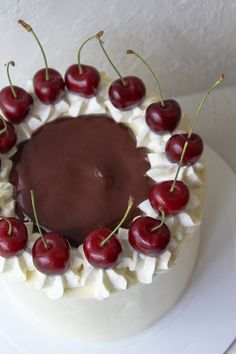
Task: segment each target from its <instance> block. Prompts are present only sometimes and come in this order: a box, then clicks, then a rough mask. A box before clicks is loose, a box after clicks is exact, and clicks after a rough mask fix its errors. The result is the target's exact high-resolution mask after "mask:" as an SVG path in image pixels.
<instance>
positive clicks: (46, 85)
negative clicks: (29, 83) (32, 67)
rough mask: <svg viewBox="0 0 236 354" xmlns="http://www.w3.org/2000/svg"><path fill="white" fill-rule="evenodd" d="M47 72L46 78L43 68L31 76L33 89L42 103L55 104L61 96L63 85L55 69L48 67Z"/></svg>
mask: <svg viewBox="0 0 236 354" xmlns="http://www.w3.org/2000/svg"><path fill="white" fill-rule="evenodd" d="M47 72H48V79H47V78H46V70H45V69H41V70H39V71H37V72H36V74H35V75H34V78H33V85H34V91H35V94H36V96H37V97H38V99H39V100H40V101H41V102H43V103H44V104H55V103H57V102H58V101H60V99H61V98H62V97H63V95H64V88H65V85H64V81H63V78H62V76H61V74H60V73H59V72H58V71H57V70H55V69H52V68H48V70H47Z"/></svg>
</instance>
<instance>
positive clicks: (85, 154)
mask: <svg viewBox="0 0 236 354" xmlns="http://www.w3.org/2000/svg"><path fill="white" fill-rule="evenodd" d="M52 70H54V69H49V75H50V73H53V71H52ZM44 73H45V69H44ZM37 74H38V73H37ZM37 74H36V75H37ZM98 75H99V84H98V88H97V89H96V90H95V91H96V92H92V94H91V92H90V93H89V94H88V95H87V96H86V94H85V92H82V94H81V92H80V94H78V93H77V92H72V91H71V90H70V89H69V88H70V84H69V83H68V82H67V80H66V83H67V85H66V86H67V89H66V90H65V91H64V86H63V94H60V95H57V97H54V98H53V100H54V102H52V103H51V104H49V102H43V99H42V97H40V93H38V91H37V90H36V89H35V87H36V84H35V77H34V80H33V81H32V80H29V81H28V83H27V93H28V94H29V95H30V97H32V98H33V99H32V101H31V100H29V101H30V105H31V107H30V111H29V112H27V114H26V117H24V118H23V119H20V120H21V122H18V124H16V125H15V126H14V130H15V131H16V137H17V141H16V143H14V139H13V140H12V141H13V143H12V147H11V148H10V149H9V150H8V151H4V152H1V155H0V157H1V169H0V208H1V209H0V213H1V217H2V219H1V220H0V254H1V255H0V272H1V273H2V274H1V277H0V281H1V282H3V284H4V286H5V289H6V291H7V292H8V295H9V298H10V299H11V301H12V303H13V304H14V305H15V306H16V308H17V309H18V310H19V311H21V312H22V315H24V316H27V317H28V319H29V321H31V322H32V324H34V325H38V326H40V327H42V328H44V329H46V330H47V331H52V332H56V333H58V334H59V335H63V336H66V337H76V338H79V339H83V340H88V341H101V340H102V341H106V340H114V339H119V338H123V337H126V336H130V335H133V334H135V333H138V332H139V331H141V330H143V329H145V328H147V327H148V326H150V325H151V324H153V323H155V322H156V321H158V320H160V319H161V317H163V316H164V315H165V314H166V313H167V312H168V311H169V310H170V309H171V308H172V307H173V306H174V305H175V304H176V302H177V301H178V299H179V298H180V296H181V295H182V294H183V292H184V290H185V288H186V285H187V282H188V280H189V278H190V276H191V273H192V270H193V268H194V264H195V261H196V257H197V252H198V246H199V242H200V238H201V232H200V224H201V217H202V209H203V200H204V192H205V184H206V179H205V168H204V163H203V161H202V157H200V155H201V152H202V149H203V145H202V146H200V148H201V152H200V153H199V151H198V152H197V153H196V152H195V155H194V156H193V155H191V154H190V155H191V156H190V155H187V159H186V160H184V154H183V156H182V161H181V163H178V162H179V157H178V161H174V162H173V161H171V159H173V158H174V157H173V156H174V155H173V154H172V156H171V154H170V150H169V151H168V144H169V142H170V139H172V138H173V137H175V136H177V135H178V134H179V136H181V134H182V135H184V134H185V133H186V132H188V131H189V119H188V117H187V116H186V115H182V117H181V121H180V122H179V121H178V122H177V123H179V124H177V123H176V125H178V126H177V127H176V129H175V130H174V132H173V131H163V132H161V133H160V132H159V133H158V132H157V131H154V128H153V126H151V123H150V122H148V120H147V117H146V119H145V115H146V112H147V110H148V109H150V107H151V108H153V105H155V104H156V102H159V101H160V97H158V96H157V95H156V94H155V95H153V94H150V93H149V92H147V93H146V96H145V97H144V94H145V86H144V85H143V84H142V85H143V88H144V94H143V97H142V99H140V100H139V102H136V103H135V104H134V103H133V104H132V105H130V106H129V107H128V108H127V107H125V108H122V107H117V106H115V104H114V102H112V100H111V99H110V98H111V95H110V94H111V87H112V85H113V83H112V81H111V79H110V78H109V77H107V75H106V74H105V73H103V72H100V73H98ZM124 80H126V78H124ZM139 80H140V79H139ZM117 81H119V80H117ZM140 81H141V80H140ZM61 89H62V88H60V90H61ZM83 90H84V88H83ZM18 92H19V91H18ZM0 105H1V109H2V112H4V114H5V115H6V116H7V113H6V112H5V111H4V107H3V105H2V103H1V94H0ZM179 113H181V111H180V112H179ZM9 121H11V122H12V121H13V119H11V118H9ZM1 124H2V127H1V131H2V130H3V129H4V126H3V125H4V124H5V131H4V133H1V134H2V136H3V134H6V132H7V130H6V124H8V126H7V127H8V129H11V128H9V127H12V125H11V123H10V122H7V121H5V120H4V122H2V123H1ZM185 135H187V134H185ZM196 136H197V134H194V135H193V138H194V139H197V138H196ZM185 140H186V139H185ZM190 140H191V139H189V141H190ZM0 148H1V135H0ZM183 149H184V144H182V151H183ZM3 150H4V149H3ZM3 150H2V151H3ZM190 150H191V148H190V149H189V151H190ZM179 153H180V152H179V151H178V154H179ZM178 154H177V155H178ZM180 155H181V153H180ZM178 156H179V155H178ZM191 158H192V159H195V160H194V161H193V160H191ZM177 172H178V173H177ZM176 173H177V177H178V180H177V181H176V182H175V183H176V184H175V186H174V188H176V194H178V193H180V194H179V196H178V198H179V199H178V200H177V202H178V203H179V202H181V203H182V202H183V205H181V206H179V205H177V204H178V203H177V204H175V203H172V204H171V205H169V206H166V205H165V200H164V197H163V194H161V193H162V192H163V191H162V192H161V193H160V192H159V191H158V188H157V187H159V186H160V184H162V183H164V184H163V185H165V186H167V187H165V188H169V189H170V188H171V186H172V184H173V181H174V179H175V177H176ZM167 181H168V183H169V182H170V181H171V184H170V183H169V184H168V183H167ZM167 184H168V185H167ZM181 184H182V185H183V186H182V185H181ZM169 189H168V193H169ZM32 190H33V191H34V198H35V205H36V207H35V206H34V207H33V203H32V194H30V191H32ZM177 191H179V192H178V193H177ZM158 193H159V194H158ZM157 195H158V197H157ZM130 197H132V199H131V198H130ZM158 198H159V199H158ZM181 198H182V199H181ZM163 200H164V201H163ZM128 201H129V202H128ZM172 202H173V201H172ZM158 203H159V204H158ZM127 204H128V208H127ZM157 204H158V205H162V208H160V209H158V206H157ZM176 205H177V207H176ZM126 208H127V210H128V212H126V215H125V217H124V218H123V219H124V220H123V219H122V217H123V216H124V213H125V210H126ZM168 208H169V209H168ZM176 208H177V209H176ZM178 208H179V210H178ZM34 209H37V215H38V219H39V224H40V226H41V230H42V233H44V235H45V240H46V242H49V241H47V240H49V238H48V239H47V237H46V236H47V235H48V234H50V233H51V234H56V235H57V234H59V235H61V238H62V239H63V240H64V241H63V242H64V244H66V246H65V247H68V250H69V251H68V257H69V259H68V260H67V261H68V262H67V263H66V262H64V263H63V266H62V268H63V269H62V268H61V269H60V270H59V271H58V270H56V271H55V269H56V268H55V264H54V265H53V266H52V269H51V268H50V266H51V265H50V264H49V263H50V262H49V261H48V259H46V261H45V259H44V260H43V261H42V258H41V259H39V258H37V257H36V256H35V254H36V253H35V252H36V251H37V250H38V249H37V250H36V248H35V244H36V243H37V242H41V244H40V245H38V247H39V246H40V247H41V251H42V249H43V248H42V247H43V242H42V241H44V242H45V240H43V239H42V237H43V236H42V235H41V234H40V232H38V231H40V228H39V230H37V229H36V228H35V222H34V220H35V213H34V212H35V210H34ZM127 210H126V211H127ZM15 219H16V220H18V222H19V223H21V224H23V225H24V226H25V230H26V231H25V230H24V232H26V233H27V239H24V245H23V246H22V249H21V250H20V252H18V251H14V252H15V254H14V252H10V253H7V250H6V249H4V247H5V244H4V242H5V241H4V240H5V239H6V232H7V231H8V237H10V235H11V232H13V231H14V230H15V229H14V227H15V224H14V222H15V221H13V220H15ZM121 219H122V220H123V222H122V225H120V224H119V221H120V220H121ZM144 219H145V222H146V223H147V224H145V225H142V227H143V230H144V231H143V232H144V233H145V232H149V233H153V232H154V230H155V232H154V233H156V234H158V237H159V239H158V245H157V244H156V243H155V244H154V243H153V244H152V245H151V244H150V241H149V240H147V239H145V240H144V239H142V240H140V239H139V234H138V233H139V230H141V229H142V228H141V229H140V227H141V226H140V225H138V223H140V221H142V220H144ZM36 221H37V220H36ZM11 222H12V224H11ZM148 223H149V224H148ZM36 224H37V223H36ZM117 225H118V226H120V227H119V228H118V230H117V231H116V234H115V235H110V234H109V232H110V231H109V230H113V229H114V228H116V226H117ZM147 225H149V226H147ZM150 225H151V226H150ZM38 226H39V225H38ZM144 226H145V227H144ZM10 227H11V230H10V229H9V228H10ZM148 227H149V229H148ZM150 227H151V229H150ZM9 230H10V231H11V232H10V231H9ZM12 230H13V231H12ZM93 230H96V231H97V230H108V232H107V233H106V236H107V235H108V236H109V240H108V241H107V242H110V240H116V241H112V242H117V244H118V245H119V247H120V249H119V252H118V253H119V254H118V253H117V257H116V260H115V261H113V259H112V260H111V259H109V262H110V263H109V262H108V260H107V262H105V263H106V264H105V265H104V262H103V261H104V258H103V260H102V261H101V260H100V259H98V258H99V254H98V255H97V254H96V257H97V258H96V257H95V258H92V256H91V255H90V256H91V257H90V258H89V256H88V252H90V251H91V244H88V242H87V241H88V236H89V235H91V234H92V233H93ZM137 230H138V231H137ZM22 232H23V231H22ZM99 232H100V231H99ZM4 233H5V234H4ZM137 235H138V236H137ZM4 237H5V238H4ZM104 237H105V236H104ZM156 237H157V236H156ZM86 242H87V246H88V245H89V246H88V247H87V248H86V247H85V244H86ZM67 245H70V246H67ZM52 247H53V246H52ZM63 247H64V246H63ZM89 247H90V248H89ZM99 247H101V248H102V247H103V244H102V246H101V243H100V244H99ZM158 247H159V248H158ZM46 251H47V249H45V252H46ZM49 251H50V247H49V250H48V252H49ZM4 252H5V253H4ZM96 252H97V251H96ZM101 253H102V251H101ZM57 256H58V255H57ZM58 257H59V256H58ZM63 257H64V256H63ZM66 257H67V256H66ZM103 257H104V256H103ZM36 258H37V261H38V262H39V263H37V261H36ZM46 258H47V257H46ZM100 258H101V257H100ZM58 259H59V258H58ZM40 262H41V263H40ZM42 262H44V263H42ZM47 262H48V263H47ZM59 262H60V261H59ZM96 262H97V263H96ZM99 262H100V263H99ZM102 262H103V263H102ZM41 266H42V267H45V268H40V267H41ZM47 267H48V268H47ZM53 267H54V268H53ZM58 269H59V268H58ZM47 270H48V271H47Z"/></svg>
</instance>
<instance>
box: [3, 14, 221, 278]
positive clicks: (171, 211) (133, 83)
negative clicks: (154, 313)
mask: <svg viewBox="0 0 236 354" xmlns="http://www.w3.org/2000/svg"><path fill="white" fill-rule="evenodd" d="M18 22H19V24H21V25H22V26H23V28H24V29H26V30H27V31H28V32H31V33H32V35H33V36H34V38H35V40H36V41H37V43H38V45H39V47H40V49H41V52H42V55H43V59H44V63H45V68H43V69H41V70H39V71H38V72H36V74H35V75H34V78H33V86H34V92H35V95H36V96H37V97H38V99H39V100H40V101H41V102H42V103H44V104H55V103H57V102H58V101H59V100H60V99H61V98H62V97H63V95H64V91H65V86H66V88H67V89H68V90H69V91H71V92H73V93H77V94H79V95H81V96H83V97H86V98H91V97H93V96H96V94H97V92H98V90H99V84H100V81H101V78H100V74H99V72H98V70H97V69H96V68H94V67H92V66H90V65H84V64H81V60H80V57H81V51H82V49H83V47H84V46H85V44H86V43H87V42H89V41H90V40H93V39H96V40H97V41H98V42H99V44H100V46H101V49H102V51H103V53H104V55H105V56H106V58H107V59H108V61H109V62H110V64H111V65H112V67H113V68H114V70H115V72H116V73H117V75H118V77H119V78H118V79H117V80H115V81H113V82H112V84H111V85H110V87H109V90H108V95H109V99H110V101H111V103H112V104H113V105H114V106H115V107H116V108H117V109H119V110H129V109H132V108H134V107H136V106H138V105H139V104H141V103H142V102H143V100H144V98H145V92H146V89H145V85H144V83H143V82H142V80H141V79H140V78H138V77H136V76H125V77H123V76H121V74H120V72H119V71H118V70H117V68H116V67H115V65H114V64H113V62H112V61H111V59H110V57H109V56H108V54H107V52H106V50H105V48H104V42H103V41H102V39H101V37H102V35H103V31H100V32H98V33H97V34H95V35H93V36H91V37H89V38H87V39H86V40H85V41H84V42H83V43H82V45H81V46H80V48H79V51H78V58H77V59H78V60H77V64H74V65H71V66H70V67H69V68H68V69H67V71H66V73H65V79H64V80H63V77H62V76H61V74H60V73H59V72H58V71H56V70H55V69H53V68H49V67H48V63H47V59H46V55H45V53H44V50H43V47H42V45H41V43H40V41H39V39H38V37H37V36H36V34H35V32H34V31H33V29H32V27H31V26H30V25H29V24H27V23H26V22H25V21H23V20H19V21H18ZM127 54H133V55H135V56H136V57H137V58H138V59H139V60H141V61H142V62H143V63H144V64H145V65H146V67H147V68H148V69H149V71H150V72H151V74H152V76H153V78H154V81H155V83H156V85H157V89H158V92H159V96H160V100H159V101H158V102H155V103H152V104H150V105H149V106H148V107H147V109H146V113H145V119H146V122H147V124H148V126H149V127H150V129H151V130H152V132H154V133H155V134H165V133H172V132H173V131H174V130H175V129H176V127H177V126H178V124H179V122H180V118H181V107H180V105H179V104H178V102H176V101H175V100H173V99H163V96H162V94H161V89H160V86H159V82H158V80H157V77H156V75H155V74H154V72H153V71H152V69H151V67H150V66H149V64H148V63H147V62H146V60H144V59H143V58H142V57H141V56H140V55H139V54H138V53H136V52H134V51H133V50H130V49H129V50H127ZM10 66H15V63H14V62H13V61H10V62H9V63H8V64H6V68H7V76H8V80H9V86H7V87H5V88H3V89H2V90H1V91H0V108H1V110H2V112H3V114H4V115H5V117H6V118H7V120H5V118H3V116H1V115H0V153H6V152H8V151H9V150H10V149H11V148H12V147H13V146H14V145H15V144H16V141H17V135H16V132H15V128H14V124H19V123H20V122H22V121H23V120H24V119H25V118H26V117H27V116H28V115H29V113H30V111H31V109H32V106H33V97H32V96H31V95H30V94H29V93H28V92H26V91H25V90H24V89H22V88H21V87H18V86H14V85H13V84H12V82H11V78H10V74H9V69H10ZM223 78H224V76H223V75H221V76H220V78H219V79H218V80H217V81H216V82H215V83H214V84H213V85H212V86H210V88H209V89H208V91H207V92H206V94H205V96H204V97H203V99H202V101H201V103H200V105H199V107H198V109H197V112H196V114H195V117H194V120H193V124H192V126H191V128H190V130H189V132H188V133H186V134H185V133H184V134H174V135H172V136H171V137H170V139H169V140H168V142H167V144H166V148H165V153H166V157H167V159H168V160H169V161H171V162H172V163H177V164H178V168H177V172H176V175H175V178H174V180H168V181H164V182H159V183H156V184H154V185H152V186H151V188H150V191H149V195H148V199H149V201H150V203H151V205H152V207H153V208H154V210H155V211H156V212H157V213H158V214H159V215H160V216H161V218H160V220H159V219H154V218H152V217H149V216H140V217H138V218H136V219H135V220H134V221H133V222H132V223H131V225H130V227H129V231H128V240H129V243H130V245H131V246H132V247H133V248H134V249H135V250H136V251H137V252H140V253H142V254H145V255H148V256H157V255H160V254H161V253H163V252H164V251H165V249H166V248H167V246H168V244H169V241H170V239H171V234H170V230H169V229H168V227H167V225H166V224H165V220H166V217H168V216H169V215H175V214H177V213H179V212H180V211H182V210H183V209H184V208H185V206H186V204H187V203H188V200H189V196H190V192H189V189H188V187H187V185H186V184H184V183H183V182H182V181H179V180H177V178H178V175H179V171H180V168H181V167H182V166H188V165H192V164H194V163H196V162H197V161H198V160H199V158H200V157H201V154H202V152H203V142H202V139H201V137H200V136H199V135H198V134H195V133H193V129H194V127H195V124H196V121H197V119H198V117H199V114H200V111H201V109H202V107H203V104H204V102H205V100H206V98H207V97H208V95H209V94H210V92H211V91H212V90H213V89H214V88H215V87H216V86H217V85H218V84H219V83H220V82H221V81H222V80H223ZM0 168H1V165H0ZM30 195H31V203H32V210H33V214H34V218H35V223H36V225H37V228H38V232H39V234H40V237H39V238H38V239H37V240H36V241H35V243H34V245H33V248H32V258H33V262H34V265H35V267H36V268H37V269H38V270H39V271H40V272H42V273H44V274H47V275H55V274H64V273H65V272H66V271H67V270H68V269H69V267H70V264H71V257H70V245H69V243H68V242H67V240H66V239H65V238H64V237H63V236H62V235H59V234H57V233H54V232H47V233H44V234H43V232H42V230H41V227H40V224H39V221H38V217H37V212H36V207H35V198H34V191H31V192H30ZM132 207H133V200H132V197H130V198H129V201H128V206H127V209H126V211H125V213H124V216H123V218H122V219H121V221H120V222H119V224H118V225H117V226H116V228H115V229H114V230H109V229H107V228H103V227H99V228H97V229H95V230H93V231H92V232H90V233H89V234H88V235H87V236H86V237H85V239H84V242H83V250H84V254H85V256H86V258H87V261H88V262H89V263H90V264H91V265H92V266H94V267H96V268H102V269H108V268H111V267H114V266H115V265H117V264H118V262H119V260H120V257H121V255H122V247H121V243H120V241H119V240H118V238H117V235H116V233H117V231H118V229H119V228H120V227H121V226H122V224H123V222H124V221H125V219H126V218H127V216H128V214H129V212H130V210H131V209H132ZM27 242H28V233H27V229H26V226H25V224H24V223H23V222H22V221H20V220H18V219H16V218H14V217H6V218H5V217H2V218H0V256H2V257H5V258H10V257H13V256H18V255H20V254H22V252H23V251H24V250H25V249H26V247H27Z"/></svg>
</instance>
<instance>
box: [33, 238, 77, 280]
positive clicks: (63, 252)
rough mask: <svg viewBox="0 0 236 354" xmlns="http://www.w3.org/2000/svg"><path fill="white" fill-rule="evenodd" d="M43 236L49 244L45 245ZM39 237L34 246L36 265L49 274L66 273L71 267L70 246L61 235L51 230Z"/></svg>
mask: <svg viewBox="0 0 236 354" xmlns="http://www.w3.org/2000/svg"><path fill="white" fill-rule="evenodd" d="M43 238H44V240H45V242H46V244H47V248H46V247H45V244H44V241H43ZM43 238H42V237H39V238H38V239H37V240H36V241H35V243H34V245H33V248H32V257H33V262H34V265H35V267H36V268H37V269H38V270H39V271H40V272H41V273H44V274H47V275H59V274H64V273H65V272H66V271H67V270H68V269H69V267H70V263H71V261H70V246H69V244H68V242H67V241H66V239H64V238H63V237H62V236H61V235H59V234H56V233H53V232H50V233H46V234H44V235H43Z"/></svg>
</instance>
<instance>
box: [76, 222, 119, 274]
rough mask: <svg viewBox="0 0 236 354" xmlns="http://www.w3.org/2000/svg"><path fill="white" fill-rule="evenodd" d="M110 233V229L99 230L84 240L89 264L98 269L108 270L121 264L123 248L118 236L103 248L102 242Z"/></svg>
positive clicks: (112, 238) (108, 241)
mask: <svg viewBox="0 0 236 354" xmlns="http://www.w3.org/2000/svg"><path fill="white" fill-rule="evenodd" d="M110 233H111V230H109V229H106V228H98V229H95V230H94V231H92V232H90V233H89V234H88V236H87V237H86V238H85V240H84V243H83V249H84V254H85V256H86V258H87V260H88V262H89V263H90V264H91V265H92V266H94V267H96V268H102V269H108V268H112V267H114V266H115V265H116V264H117V263H119V260H120V256H121V253H122V248H121V244H120V242H119V241H118V239H117V238H116V236H113V237H111V238H110V239H109V240H107V242H106V243H105V244H104V245H103V246H101V242H102V241H103V240H104V239H105V238H106V237H107V236H108V235H109V234H110Z"/></svg>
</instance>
